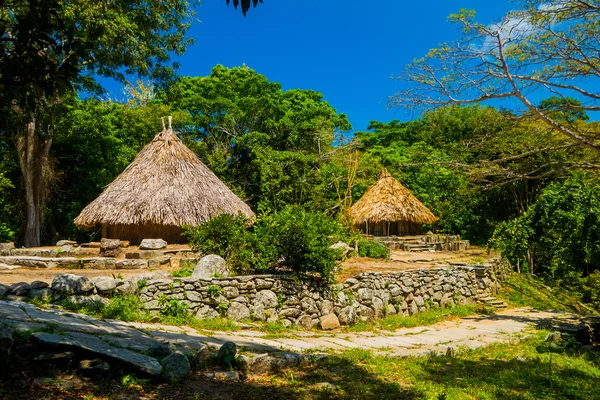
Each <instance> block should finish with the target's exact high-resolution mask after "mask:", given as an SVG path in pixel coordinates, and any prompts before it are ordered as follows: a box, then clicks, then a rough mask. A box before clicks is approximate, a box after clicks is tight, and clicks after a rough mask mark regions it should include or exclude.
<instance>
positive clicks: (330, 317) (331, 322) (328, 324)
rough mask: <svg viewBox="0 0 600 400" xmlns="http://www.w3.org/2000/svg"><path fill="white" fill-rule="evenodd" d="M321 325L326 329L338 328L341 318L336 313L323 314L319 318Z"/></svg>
mask: <svg viewBox="0 0 600 400" xmlns="http://www.w3.org/2000/svg"><path fill="white" fill-rule="evenodd" d="M319 326H320V327H321V329H323V330H324V331H330V330H333V329H338V328H339V327H340V320H339V319H338V317H337V316H336V315H335V314H333V313H332V314H327V315H323V316H322V317H321V318H319Z"/></svg>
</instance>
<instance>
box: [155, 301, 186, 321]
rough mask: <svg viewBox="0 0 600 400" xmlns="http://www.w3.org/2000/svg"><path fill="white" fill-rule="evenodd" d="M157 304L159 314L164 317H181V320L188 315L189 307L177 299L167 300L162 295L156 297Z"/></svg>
mask: <svg viewBox="0 0 600 400" xmlns="http://www.w3.org/2000/svg"><path fill="white" fill-rule="evenodd" d="M158 304H159V305H160V306H161V310H160V314H161V315H163V316H165V317H172V318H181V319H182V320H186V319H188V318H189V317H190V307H189V306H188V305H187V304H185V303H182V302H180V301H179V300H175V299H172V300H167V299H166V297H164V296H163V297H161V298H159V299H158Z"/></svg>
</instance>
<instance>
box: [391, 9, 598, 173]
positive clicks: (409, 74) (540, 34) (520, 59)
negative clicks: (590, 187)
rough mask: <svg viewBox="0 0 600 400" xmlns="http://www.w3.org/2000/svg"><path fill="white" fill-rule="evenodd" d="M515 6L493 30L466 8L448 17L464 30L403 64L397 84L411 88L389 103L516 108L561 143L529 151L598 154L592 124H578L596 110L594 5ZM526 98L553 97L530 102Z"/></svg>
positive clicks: (560, 165) (591, 163)
mask: <svg viewBox="0 0 600 400" xmlns="http://www.w3.org/2000/svg"><path fill="white" fill-rule="evenodd" d="M518 4H519V6H520V7H519V9H517V10H515V11H511V12H509V13H508V14H507V15H506V16H505V17H504V18H503V19H502V20H501V21H499V22H497V23H495V24H491V25H485V24H482V23H480V22H477V21H476V19H475V12H474V11H472V10H461V11H460V12H459V13H457V14H453V15H451V16H450V17H449V18H450V21H452V22H454V23H457V24H458V25H459V26H460V27H461V28H462V32H463V35H462V37H461V38H460V39H459V40H458V41H456V42H453V43H445V44H442V45H440V46H439V47H437V48H434V49H431V50H430V51H429V52H428V53H427V54H426V55H425V56H424V57H422V58H418V59H416V60H415V61H414V62H413V63H412V64H410V65H408V66H407V67H406V69H405V71H404V73H403V74H402V75H400V76H399V79H401V80H405V81H407V82H408V83H409V88H408V89H407V90H405V91H402V92H399V93H396V94H395V95H394V96H393V97H392V100H391V103H390V104H391V105H392V106H394V107H432V106H433V107H436V106H440V105H446V104H451V103H454V104H474V103H479V102H482V101H494V102H496V104H499V105H508V106H510V107H512V108H513V109H514V108H515V106H516V104H520V105H521V106H522V107H521V109H522V110H523V109H524V110H526V111H527V112H528V113H530V114H531V115H532V116H535V117H536V118H537V119H538V120H539V121H541V122H542V123H543V124H545V125H546V126H547V127H548V128H550V129H552V130H554V131H556V132H557V133H560V134H561V135H562V136H563V137H564V140H563V143H560V144H558V146H557V147H558V148H556V147H555V146H550V147H544V148H539V149H536V150H535V153H539V152H552V151H555V150H557V149H558V150H562V149H564V148H565V146H568V147H571V148H580V147H586V148H589V149H593V150H594V151H598V150H599V149H600V142H599V139H600V130H599V129H598V126H597V125H596V124H592V125H590V124H582V123H581V121H582V120H584V119H585V118H584V115H585V112H587V111H598V110H600V96H599V95H598V94H597V93H595V92H594V91H593V90H591V89H589V88H590V87H592V85H594V84H596V85H597V84H598V82H599V81H600V80H599V78H600V72H599V71H600V58H599V56H598V55H599V54H600V45H599V43H598V41H597V38H598V36H599V35H600V25H599V24H598V19H600V6H599V5H598V2H597V1H580V0H567V1H565V0H550V1H542V0H524V1H520V2H519V3H518ZM532 93H536V94H537V95H540V94H542V95H546V96H547V97H550V96H552V97H554V98H555V99H554V100H548V101H546V102H545V103H542V104H536V102H535V101H534V100H533V99H532ZM508 100H514V101H512V102H508ZM502 101H505V102H504V103H502ZM549 102H550V103H549ZM550 105H551V106H550ZM513 111H519V108H516V109H514V110H513ZM568 115H569V116H571V117H569V118H565V116H568ZM523 153H526V151H524V152H523ZM554 167H555V168H557V169H564V168H568V169H573V168H581V169H591V168H593V169H596V168H598V167H599V164H598V163H597V162H596V160H589V159H587V160H584V161H581V160H575V159H571V160H564V161H561V162H557V163H555V164H554Z"/></svg>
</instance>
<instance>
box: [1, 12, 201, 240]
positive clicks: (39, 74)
mask: <svg viewBox="0 0 600 400" xmlns="http://www.w3.org/2000/svg"><path fill="white" fill-rule="evenodd" d="M195 3H196V0H157V1H152V2H145V1H141V0H129V1H124V0H119V1H104V0H100V1H99V0H6V1H4V2H2V5H1V8H0V90H1V92H2V97H3V98H2V100H3V104H4V105H7V106H8V108H10V111H11V112H12V114H13V115H14V122H15V126H14V130H13V134H14V137H15V138H16V141H17V147H18V150H19V159H20V165H21V171H22V179H23V187H24V189H25V212H26V227H25V245H26V246H37V245H39V244H40V230H41V209H42V205H43V204H42V203H43V194H44V192H45V187H44V172H45V170H46V168H47V165H48V153H49V150H50V146H51V144H52V136H53V133H52V126H53V116H54V115H55V114H56V112H57V111H58V110H57V107H58V106H59V105H60V104H61V102H62V99H63V98H64V97H65V96H66V95H68V93H69V92H72V91H74V90H78V89H79V90H87V91H92V92H96V93H97V92H100V91H101V87H100V85H99V84H98V81H97V79H96V78H97V77H99V76H102V77H109V78H113V79H116V80H118V81H121V82H125V78H126V76H128V75H138V76H148V77H150V78H152V79H154V80H157V81H163V82H164V81H165V80H167V79H168V78H170V77H172V76H173V67H174V65H172V64H169V57H170V55H171V54H173V53H174V54H178V55H179V54H182V53H183V52H184V51H185V49H186V46H187V45H188V44H189V43H190V41H191V40H190V39H186V38H185V32H186V31H187V29H188V28H189V26H190V23H191V21H192V17H193V14H194V12H193V5H194V4H195Z"/></svg>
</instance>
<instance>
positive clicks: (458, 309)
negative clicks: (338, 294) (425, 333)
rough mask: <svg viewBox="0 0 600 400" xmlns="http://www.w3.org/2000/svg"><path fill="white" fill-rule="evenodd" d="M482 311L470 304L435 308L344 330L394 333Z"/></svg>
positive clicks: (363, 323)
mask: <svg viewBox="0 0 600 400" xmlns="http://www.w3.org/2000/svg"><path fill="white" fill-rule="evenodd" d="M482 311H486V310H484V309H483V308H482V307H481V306H476V305H472V304H465V305H458V306H454V307H451V308H450V307H445V308H437V307H436V308H430V309H429V310H427V311H424V312H421V313H418V314H415V315H411V316H408V317H402V316H399V315H390V316H387V317H385V318H383V319H381V320H379V321H370V322H363V321H359V322H357V323H356V324H354V325H351V326H348V327H346V328H344V330H345V331H348V332H360V331H371V330H375V329H385V330H389V331H394V330H396V329H400V328H414V327H416V326H427V325H433V324H436V323H438V322H442V321H446V320H449V319H455V318H460V317H467V316H469V315H474V314H477V313H478V312H479V313H481V312H482Z"/></svg>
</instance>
